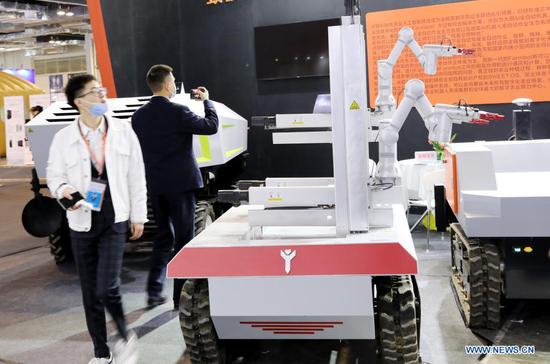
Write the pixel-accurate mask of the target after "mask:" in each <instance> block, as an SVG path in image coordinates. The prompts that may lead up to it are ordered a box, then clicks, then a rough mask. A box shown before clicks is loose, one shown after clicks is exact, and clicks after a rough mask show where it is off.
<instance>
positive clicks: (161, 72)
mask: <svg viewBox="0 0 550 364" xmlns="http://www.w3.org/2000/svg"><path fill="white" fill-rule="evenodd" d="M170 72H172V67H170V66H167V65H165V64H156V65H154V66H152V67H151V68H150V69H149V71H148V72H147V77H146V78H145V81H146V82H147V86H149V88H150V89H151V91H152V92H158V91H160V90H162V85H163V84H164V81H165V80H166V77H168V75H169V74H170Z"/></svg>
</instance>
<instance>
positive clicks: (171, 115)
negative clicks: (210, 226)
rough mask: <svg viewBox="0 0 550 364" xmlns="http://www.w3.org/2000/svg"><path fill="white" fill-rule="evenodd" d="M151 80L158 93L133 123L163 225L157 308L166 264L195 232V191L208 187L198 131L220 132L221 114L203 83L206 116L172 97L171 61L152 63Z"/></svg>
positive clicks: (153, 270)
mask: <svg viewBox="0 0 550 364" xmlns="http://www.w3.org/2000/svg"><path fill="white" fill-rule="evenodd" d="M146 81H147V85H148V86H149V88H150V89H151V92H152V93H153V97H152V98H151V100H150V101H149V102H148V103H147V104H145V105H143V106H142V107H141V108H140V109H139V110H137V111H136V112H135V113H134V115H133V116H132V127H133V128H134V131H135V132H136V134H137V136H138V138H139V141H140V144H141V148H142V151H143V160H144V162H145V174H146V177H147V189H148V191H149V195H150V199H151V202H152V206H153V213H154V215H155V222H156V224H157V226H158V231H157V234H156V236H155V240H154V243H153V253H152V257H151V267H150V270H149V277H148V280H147V294H148V299H147V305H148V307H150V308H152V307H155V306H158V305H161V304H163V303H164V302H166V297H165V296H163V294H162V288H163V284H164V280H165V276H166V264H167V263H168V261H169V260H170V259H171V258H172V257H173V256H174V255H175V254H177V253H178V252H179V251H180V250H181V248H183V246H184V245H185V244H187V243H188V242H189V241H190V240H191V239H193V236H194V233H195V192H196V190H198V189H200V188H202V187H203V181H202V177H201V173H200V170H199V168H198V165H197V161H196V158H195V155H194V153H193V135H194V134H200V135H211V134H215V133H216V132H217V131H218V116H217V114H216V110H215V109H214V104H213V103H212V102H211V101H210V100H209V94H208V90H207V89H206V88H204V87H199V88H198V89H197V90H196V94H197V96H198V99H199V100H200V101H202V102H203V104H204V114H205V116H204V117H200V116H198V115H197V114H195V113H193V112H192V111H191V110H189V108H188V107H186V106H183V105H180V104H176V103H173V102H171V101H170V99H171V98H172V97H174V96H175V95H176V84H175V79H174V75H173V74H172V68H171V67H170V66H167V65H162V64H159V65H154V66H152V67H151V68H150V69H149V71H148V72H147V76H146ZM183 283H184V280H183V279H176V280H175V281H174V291H173V301H174V308H175V309H177V308H178V307H179V299H180V293H181V288H182V286H183Z"/></svg>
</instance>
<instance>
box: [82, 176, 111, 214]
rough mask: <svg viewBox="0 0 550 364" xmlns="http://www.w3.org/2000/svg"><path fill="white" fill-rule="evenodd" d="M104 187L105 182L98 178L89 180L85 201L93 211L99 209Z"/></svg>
mask: <svg viewBox="0 0 550 364" xmlns="http://www.w3.org/2000/svg"><path fill="white" fill-rule="evenodd" d="M106 188H107V184H106V183H105V182H102V181H99V180H94V181H91V182H90V186H89V187H88V192H87V193H86V202H88V203H89V204H90V205H91V209H92V210H93V211H101V206H102V205H103V197H104V196H105V189H106Z"/></svg>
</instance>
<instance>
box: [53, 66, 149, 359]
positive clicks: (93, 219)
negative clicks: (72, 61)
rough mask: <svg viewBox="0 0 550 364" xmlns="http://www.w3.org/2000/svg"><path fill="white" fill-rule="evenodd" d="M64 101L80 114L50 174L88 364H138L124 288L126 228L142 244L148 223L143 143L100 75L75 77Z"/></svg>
mask: <svg viewBox="0 0 550 364" xmlns="http://www.w3.org/2000/svg"><path fill="white" fill-rule="evenodd" d="M65 95H66V96H67V102H68V103H69V105H71V106H72V107H74V108H75V109H76V110H78V113H79V116H78V118H77V119H76V120H75V121H74V122H73V123H72V124H70V125H69V126H67V127H65V128H63V129H61V130H60V131H59V132H57V134H56V135H55V137H54V139H53V141H52V144H51V146H50V154H49V157H48V167H47V170H46V174H47V179H48V187H49V189H50V191H51V193H52V196H56V197H57V198H58V199H59V200H60V202H61V203H62V204H63V205H64V206H65V207H66V208H67V209H68V211H67V219H68V221H69V227H70V229H71V231H70V235H71V245H72V250H73V255H74V258H75V263H76V268H77V270H78V275H79V277H80V284H81V287H82V298H83V302H84V311H85V314H86V324H87V326H88V331H89V333H90V336H91V337H92V341H93V344H94V358H92V360H90V362H89V364H109V363H114V362H115V360H116V362H117V363H124V364H135V363H137V359H138V358H137V336H136V334H135V333H134V332H132V331H129V330H128V329H127V327H126V320H125V318H124V312H123V309H122V299H121V295H120V289H119V287H120V273H121V270H122V257H123V255H124V245H125V243H126V240H127V238H128V229H130V232H131V237H130V239H131V240H135V239H138V238H139V237H140V236H141V235H142V234H143V224H144V223H145V222H147V190H146V185H145V169H144V166H143V157H142V154H141V149H140V146H139V141H138V139H137V137H136V134H135V133H134V131H133V130H132V128H131V127H130V125H129V124H128V123H126V122H123V121H119V120H116V119H111V118H108V117H107V116H106V115H105V113H106V112H107V102H106V98H105V96H106V90H105V89H104V88H103V87H100V85H99V83H98V82H97V80H96V79H95V77H94V76H92V75H89V74H85V75H80V76H76V77H73V78H71V79H70V80H69V82H68V83H67V87H66V88H65ZM79 199H80V200H79ZM84 200H85V201H86V202H85V203H82V202H83V201H84ZM105 308H106V309H107V311H108V312H109V314H110V315H111V317H112V318H113V321H114V322H115V324H116V327H117V330H118V333H119V334H120V336H121V339H120V340H119V342H118V343H117V344H116V345H115V347H114V350H113V351H114V358H113V353H112V352H111V350H110V349H109V347H108V345H107V328H106V323H105Z"/></svg>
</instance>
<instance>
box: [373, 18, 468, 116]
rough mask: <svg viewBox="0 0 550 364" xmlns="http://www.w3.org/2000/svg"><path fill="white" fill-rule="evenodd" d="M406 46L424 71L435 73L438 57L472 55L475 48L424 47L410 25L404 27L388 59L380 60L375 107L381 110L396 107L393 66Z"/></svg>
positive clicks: (435, 45) (427, 45) (431, 45)
mask: <svg viewBox="0 0 550 364" xmlns="http://www.w3.org/2000/svg"><path fill="white" fill-rule="evenodd" d="M405 46H408V47H409V48H410V49H411V51H412V52H413V53H414V55H415V56H416V58H417V59H418V62H419V63H420V65H421V66H422V67H423V68H424V72H425V73H427V74H429V75H434V74H435V73H436V71H437V58H438V57H452V56H460V55H470V54H472V53H473V50H469V49H458V48H456V47H453V46H451V45H437V44H426V45H424V46H423V47H422V48H421V47H420V46H419V45H418V43H417V42H416V40H414V32H413V30H412V29H411V28H409V27H403V28H401V30H400V31H399V37H398V39H397V42H396V43H395V46H394V47H393V49H392V51H391V53H390V55H389V57H388V58H387V59H383V60H379V61H378V63H377V71H378V96H377V98H376V102H375V107H376V110H377V111H380V112H384V113H385V112H392V111H393V110H394V109H395V98H394V97H393V91H392V77H393V66H394V65H395V63H396V62H397V60H398V59H399V56H401V53H402V52H403V49H404V48H405Z"/></svg>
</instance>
